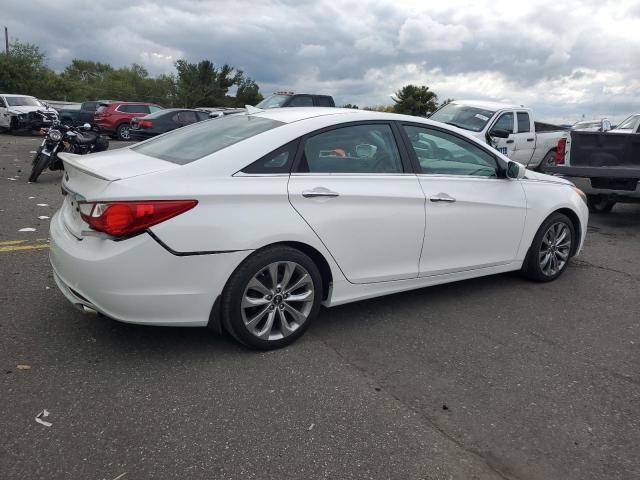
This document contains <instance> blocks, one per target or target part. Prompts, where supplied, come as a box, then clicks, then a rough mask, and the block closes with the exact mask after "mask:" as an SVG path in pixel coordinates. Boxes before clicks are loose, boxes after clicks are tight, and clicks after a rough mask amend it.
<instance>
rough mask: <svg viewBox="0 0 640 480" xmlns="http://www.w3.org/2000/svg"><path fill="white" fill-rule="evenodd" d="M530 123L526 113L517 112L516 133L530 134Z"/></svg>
mask: <svg viewBox="0 0 640 480" xmlns="http://www.w3.org/2000/svg"><path fill="white" fill-rule="evenodd" d="M530 131H531V122H530V121H529V114H528V113H527V112H518V133H523V132H530Z"/></svg>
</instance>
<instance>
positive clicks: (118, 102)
mask: <svg viewBox="0 0 640 480" xmlns="http://www.w3.org/2000/svg"><path fill="white" fill-rule="evenodd" d="M109 105H157V106H158V107H159V106H160V105H158V104H157V103H151V102H120V101H113V102H111V103H110V104H109Z"/></svg>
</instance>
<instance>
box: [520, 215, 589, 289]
mask: <svg viewBox="0 0 640 480" xmlns="http://www.w3.org/2000/svg"><path fill="white" fill-rule="evenodd" d="M558 222H563V223H564V224H566V225H567V227H568V228H569V231H570V232H571V252H570V254H569V258H567V261H566V262H565V264H564V266H563V267H562V268H561V269H560V271H559V272H557V273H556V274H554V275H545V273H544V272H543V271H542V268H540V262H539V260H538V257H539V255H538V254H539V252H540V247H541V245H542V237H543V236H544V234H545V233H546V232H547V230H548V229H549V227H550V226H551V225H552V224H554V223H558ZM576 241H578V239H577V238H576V231H575V228H574V226H573V223H572V222H571V220H570V219H569V217H567V216H566V215H565V214H563V213H560V212H555V213H552V214H551V215H549V216H548V217H547V219H546V220H545V221H544V222H542V225H540V228H539V229H538V231H537V232H536V235H535V236H534V237H533V242H531V247H530V248H529V254H528V255H527V259H526V261H525V264H524V265H523V269H522V272H523V273H524V274H525V275H526V276H527V277H529V278H530V279H532V280H535V281H538V282H551V281H553V280H555V279H556V278H558V277H559V276H560V275H562V273H563V272H564V271H565V270H566V269H567V266H568V265H569V259H570V258H571V253H572V252H573V251H575V242H576Z"/></svg>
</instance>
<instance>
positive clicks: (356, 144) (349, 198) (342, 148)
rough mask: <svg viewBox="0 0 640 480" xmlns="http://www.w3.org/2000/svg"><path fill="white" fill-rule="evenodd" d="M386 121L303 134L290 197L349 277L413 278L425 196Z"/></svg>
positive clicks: (367, 279) (355, 280) (363, 280)
mask: <svg viewBox="0 0 640 480" xmlns="http://www.w3.org/2000/svg"><path fill="white" fill-rule="evenodd" d="M407 170H408V169H407V168H405V165H403V162H402V160H401V157H400V153H399V150H398V146H397V143H396V140H395V136H394V134H393V131H392V129H391V126H390V125H389V124H388V123H371V124H357V125H349V126H343V127H339V128H333V129H330V130H325V131H321V132H320V133H317V134H314V135H312V136H309V137H308V138H306V140H305V141H304V154H303V156H302V158H301V159H300V161H299V164H298V166H297V167H296V168H295V169H294V172H293V173H292V175H291V178H290V180H289V187H288V188H289V199H290V202H291V204H292V205H293V207H294V208H295V209H296V211H297V212H298V213H299V214H300V215H301V216H302V217H303V218H304V220H305V221H306V222H307V223H308V224H309V226H310V227H311V228H312V229H313V231H314V232H315V233H316V235H317V236H318V237H319V238H320V240H321V241H322V243H323V244H324V245H325V246H326V247H327V249H328V250H329V252H330V253H331V255H332V256H333V258H334V260H335V261H336V263H337V264H338V266H339V267H340V269H341V270H342V272H343V274H344V275H345V277H346V278H347V280H349V281H350V282H352V283H369V282H381V281H386V280H399V279H407V278H416V277H417V276H418V262H419V258H420V251H421V248H422V241H423V237H424V228H425V198H424V194H423V192H422V189H421V187H420V182H419V181H418V178H417V176H416V175H415V174H413V173H410V172H408V171H407Z"/></svg>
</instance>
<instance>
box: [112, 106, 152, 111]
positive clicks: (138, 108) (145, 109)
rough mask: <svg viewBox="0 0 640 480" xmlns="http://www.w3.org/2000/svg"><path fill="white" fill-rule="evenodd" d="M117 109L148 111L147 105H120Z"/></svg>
mask: <svg viewBox="0 0 640 480" xmlns="http://www.w3.org/2000/svg"><path fill="white" fill-rule="evenodd" d="M117 110H118V111H119V112H122V113H149V107H148V106H147V105H120V106H119V107H118V108H117Z"/></svg>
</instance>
